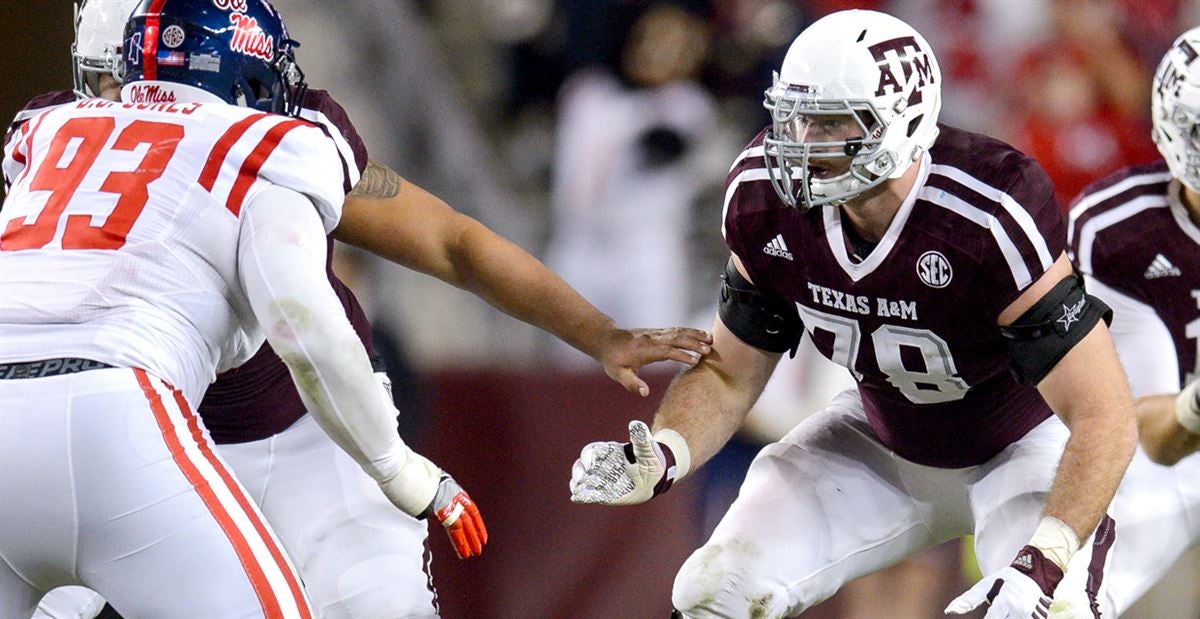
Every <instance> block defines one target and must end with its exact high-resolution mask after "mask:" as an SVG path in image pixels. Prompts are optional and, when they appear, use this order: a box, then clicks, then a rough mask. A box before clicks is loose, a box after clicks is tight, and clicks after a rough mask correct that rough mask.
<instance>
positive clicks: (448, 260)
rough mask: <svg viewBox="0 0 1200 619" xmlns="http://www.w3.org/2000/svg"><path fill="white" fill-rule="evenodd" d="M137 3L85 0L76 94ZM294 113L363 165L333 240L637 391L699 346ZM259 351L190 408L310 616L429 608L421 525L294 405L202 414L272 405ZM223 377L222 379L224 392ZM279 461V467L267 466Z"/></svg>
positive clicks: (313, 111)
mask: <svg viewBox="0 0 1200 619" xmlns="http://www.w3.org/2000/svg"><path fill="white" fill-rule="evenodd" d="M136 4H138V1H137V0H87V2H84V3H83V5H82V7H81V9H80V11H79V15H78V19H77V23H76V42H75V45H74V50H73V52H74V54H73V55H74V56H75V60H76V72H75V75H76V80H75V82H76V88H75V90H76V94H77V95H78V96H79V97H87V96H91V95H93V94H99V95H101V96H105V97H108V98H113V97H114V95H113V93H115V92H117V91H118V90H119V87H120V83H119V82H118V81H117V79H116V77H115V74H116V73H117V72H114V68H115V65H114V59H120V57H121V54H120V37H121V33H122V32H123V30H124V23H125V20H126V16H127V15H128V13H129V12H130V11H131V10H132V8H133V6H135V5H136ZM314 94H319V98H318V97H314V96H313V95H314ZM74 98H75V97H74V96H72V95H71V93H49V94H47V95H45V96H42V97H39V98H37V99H35V100H34V101H33V102H31V104H30V106H29V108H28V109H27V110H25V111H22V112H21V113H20V114H18V116H17V120H16V122H15V123H14V127H19V126H21V125H23V124H24V123H25V122H27V121H28V120H29V118H31V117H32V116H33V115H35V114H36V113H37V111H39V110H41V109H44V108H45V107H48V106H53V105H61V104H62V103H63V102H67V101H72V100H74ZM314 105H320V106H322V107H321V108H320V109H318V108H314V107H313V106H314ZM304 108H305V109H303V110H302V111H301V116H302V118H305V119H309V120H313V121H314V122H321V123H322V124H324V125H326V128H327V129H329V130H330V133H331V134H332V135H334V136H335V138H344V140H343V141H344V142H345V143H342V142H339V146H340V147H341V148H340V150H342V151H343V152H342V155H343V157H342V159H343V161H344V162H345V163H346V164H347V168H348V169H350V170H354V169H356V168H357V169H363V168H365V169H363V178H362V180H360V181H359V182H358V183H357V184H356V185H355V186H354V191H353V192H352V193H350V194H349V195H348V196H347V198H346V204H345V210H344V214H343V217H342V220H341V222H340V224H339V226H338V228H337V229H336V230H335V231H334V232H333V235H332V236H333V237H334V238H337V239H339V240H342V241H345V242H349V243H352V244H354V245H358V246H360V247H362V248H364V249H367V250H370V251H372V252H374V253H376V254H379V255H381V256H383V257H386V258H388V259H390V260H393V261H395V262H397V263H399V264H402V265H404V266H408V267H411V268H415V269H417V270H420V271H422V272H425V273H427V274H430V275H434V276H436V277H438V278H440V279H442V280H444V281H446V282H448V283H451V284H454V285H457V286H460V287H465V288H467V289H469V290H472V291H473V292H475V293H476V294H478V295H479V296H481V297H482V298H484V299H486V300H487V301H489V302H490V303H492V304H494V305H495V306H497V307H498V308H499V309H502V310H504V311H505V312H507V313H509V314H511V315H513V316H514V317H517V318H519V319H522V320H524V321H526V322H529V323H530V324H534V325H535V326H539V327H541V328H543V329H545V330H547V331H550V332H551V333H553V334H555V335H557V336H558V337H560V338H561V339H563V340H564V341H567V342H569V343H570V344H572V345H574V346H575V347H577V348H579V349H581V350H583V351H585V352H587V353H588V354H589V355H591V356H593V357H594V358H596V359H597V361H599V362H600V363H601V364H602V366H603V367H604V369H605V371H606V372H607V373H608V374H609V376H611V377H612V378H613V379H614V380H617V381H618V382H620V383H621V384H622V385H624V386H625V387H626V388H627V389H629V390H630V391H633V392H641V393H644V392H645V391H644V390H645V389H646V385H645V383H644V382H643V381H641V380H640V379H639V378H638V377H637V375H636V371H637V370H638V368H640V367H641V366H642V365H644V364H646V363H651V362H654V361H659V360H663V359H673V360H676V361H681V362H684V363H692V362H694V353H701V352H704V351H705V350H706V346H707V343H706V342H707V341H708V337H707V334H705V333H703V332H701V331H698V330H694V329H655V330H648V329H633V330H627V329H621V328H618V327H617V326H616V325H614V324H613V323H612V321H611V320H609V319H608V318H607V317H606V316H604V315H603V314H602V313H600V312H599V311H597V310H596V309H595V308H594V307H593V306H592V305H591V304H590V303H588V302H587V301H586V300H584V299H582V297H580V296H579V295H578V294H577V293H575V291H573V290H572V289H571V288H570V287H569V286H567V285H566V284H565V283H564V282H563V281H562V280H561V279H560V278H558V277H557V276H555V275H554V274H553V273H551V272H549V271H548V270H547V269H546V268H545V267H544V266H543V265H542V264H541V263H539V262H538V261H537V260H536V259H534V258H533V257H532V256H530V255H529V254H527V253H525V252H524V251H522V250H520V249H519V248H517V247H516V246H515V245H513V244H512V243H510V242H508V241H507V240H505V239H503V238H501V237H499V236H497V235H495V234H494V233H492V232H491V231H490V230H488V229H487V228H485V227H483V226H482V225H480V224H479V223H478V222H476V221H474V220H473V219H471V218H469V217H466V216H463V215H461V214H459V213H457V212H455V211H453V210H452V209H450V208H449V207H448V206H447V205H445V204H444V203H443V202H441V201H440V200H438V199H437V198H436V197H434V196H431V195H430V194H428V193H426V192H424V191H423V190H421V189H420V188H419V187H417V186H416V185H414V184H412V183H410V182H407V181H404V180H403V179H401V178H400V177H399V176H398V175H397V174H396V173H395V172H393V171H391V170H389V169H388V168H387V167H385V166H383V165H381V164H378V163H376V162H374V161H371V162H369V163H368V162H367V159H366V155H365V146H363V145H362V144H361V140H360V139H359V137H358V135H357V132H355V131H354V129H353V127H352V126H351V125H349V121H348V119H347V118H346V117H345V114H344V112H343V111H342V110H341V109H340V107H338V106H337V105H336V103H333V102H332V100H331V99H330V98H329V97H328V95H326V94H325V93H314V92H313V91H311V90H310V92H309V97H307V98H306V103H305V104H304ZM339 132H340V133H339ZM360 151H361V152H360ZM331 281H332V282H333V283H334V284H335V287H338V286H340V288H335V289H337V290H338V291H339V296H341V297H342V298H343V302H346V298H347V297H349V298H350V299H351V300H352V297H353V295H352V294H350V293H349V291H348V290H346V289H345V287H344V285H341V283H340V282H339V281H337V280H336V278H332V279H331ZM347 311H348V312H349V311H351V308H350V306H348V307H347ZM358 314H360V315H361V312H358ZM352 315H353V314H352ZM358 318H359V319H358V320H356V321H355V326H356V328H360V335H361V327H362V326H363V325H364V324H365V322H364V321H362V320H361V316H359V317H358ZM366 328H367V329H369V326H368V327H366ZM368 342H369V339H368ZM264 351H265V352H260V354H259V355H256V357H255V358H254V359H253V360H252V363H253V364H254V366H255V367H254V368H253V369H252V370H242V369H239V371H238V372H236V373H233V372H231V373H227V374H223V375H222V376H220V377H218V381H217V383H216V384H215V385H214V386H213V388H212V389H210V392H209V394H208V395H207V396H206V398H205V401H204V402H203V403H202V404H201V405H200V406H199V411H198V412H199V414H200V417H201V419H202V420H203V421H204V422H205V423H206V424H208V425H209V426H210V429H213V438H214V441H215V442H216V443H217V450H218V452H219V453H220V454H221V455H222V456H223V457H224V458H226V460H227V461H228V463H229V465H230V467H231V468H232V469H233V471H234V473H235V475H236V476H237V477H238V478H239V480H240V481H242V482H243V484H245V485H247V487H248V489H249V490H250V494H251V497H252V498H253V499H254V500H255V501H256V502H258V503H259V507H260V508H261V509H262V510H263V512H264V514H265V515H266V517H267V519H268V521H269V522H271V523H272V524H273V526H274V527H275V529H276V532H277V534H278V536H279V538H280V540H281V542H282V543H283V546H284V547H285V549H287V550H288V552H289V553H290V554H291V555H292V556H294V557H304V560H303V561H301V562H300V564H299V565H298V566H297V567H298V569H299V570H300V571H301V576H302V578H303V580H304V582H305V585H306V588H307V590H308V594H309V597H310V601H311V602H312V604H313V606H314V611H315V612H317V614H319V615H321V616H327V617H370V616H389V617H391V616H396V617H401V616H403V617H418V616H429V615H433V614H434V613H435V612H436V610H435V599H434V596H433V592H432V590H431V584H430V580H429V578H428V575H427V574H425V572H424V570H425V568H426V567H427V566H426V564H425V559H424V557H423V551H422V548H423V540H424V529H425V527H424V523H422V522H420V521H415V520H413V519H412V518H409V517H407V516H405V515H403V514H401V513H397V512H395V510H393V509H391V507H390V505H388V504H387V503H386V499H384V497H383V496H382V495H381V494H380V493H377V492H376V493H374V495H372V493H371V490H370V489H369V488H363V487H362V486H363V485H362V484H361V483H360V480H359V477H356V474H355V471H354V469H356V468H357V466H356V465H353V462H352V461H350V460H349V458H347V457H345V456H342V455H340V452H338V450H337V449H335V448H333V449H331V447H332V444H331V443H330V441H329V439H327V438H325V437H324V436H323V434H322V433H321V432H320V431H319V430H317V429H316V428H315V426H314V424H313V423H312V422H311V420H310V419H308V418H307V416H304V417H301V418H299V420H297V421H295V422H294V423H293V422H292V421H291V420H292V419H296V417H295V415H299V414H302V413H303V409H302V408H301V409H300V410H299V411H298V412H290V411H291V409H292V406H289V405H283V404H279V403H277V402H274V401H272V402H271V405H272V406H273V407H274V408H276V409H279V410H278V411H277V412H276V413H275V415H276V417H279V416H280V415H293V416H292V417H288V418H283V421H284V422H285V423H286V424H289V425H284V426H279V427H286V428H287V429H286V431H282V432H279V433H277V434H273V435H271V436H266V437H264V438H259V437H257V436H238V435H237V434H236V433H234V432H225V431H218V430H220V428H216V427H215V426H214V424H217V423H218V421H219V420H218V419H216V418H215V416H213V417H210V416H209V415H210V413H212V411H213V410H215V409H216V407H210V406H209V404H210V400H211V399H213V398H214V397H215V396H214V395H213V394H214V392H216V391H222V392H234V393H239V392H241V391H244V390H245V389H246V388H250V389H253V390H254V391H255V392H260V393H262V395H261V396H257V397H254V398H245V397H243V398H240V399H239V400H237V401H234V402H229V403H226V404H223V405H222V406H221V407H220V409H221V410H222V415H226V412H225V411H228V416H237V417H246V416H252V415H255V414H256V412H257V411H258V410H260V409H263V408H265V407H266V406H267V404H263V403H262V402H259V401H260V400H261V401H269V400H272V398H273V396H274V394H276V393H278V392H280V390H281V389H283V388H285V386H281V385H278V384H276V383H278V382H279V381H278V379H276V378H271V379H269V380H260V379H253V378H249V377H248V376H247V373H248V372H257V371H258V370H259V369H260V368H261V367H263V364H262V363H259V361H260V360H261V358H263V357H264V355H269V356H271V357H273V355H271V354H270V351H269V350H268V349H266V347H264ZM276 362H277V359H276ZM247 365H250V364H247ZM235 374H236V375H235ZM268 374H269V375H271V376H274V373H268ZM226 384H228V388H227V389H224V388H222V386H223V385H226ZM286 388H287V390H288V391H291V392H292V393H294V390H293V389H291V388H290V387H286ZM293 397H294V396H293ZM281 399H283V400H287V399H288V398H287V397H286V395H285V396H284V397H282V398H281ZM284 409H287V410H284ZM213 414H214V415H215V413H213ZM284 460H286V461H287V462H288V463H289V465H288V466H278V465H277V464H278V463H279V462H282V461H284ZM330 462H332V463H333V464H330ZM273 463H275V464H276V465H275V466H272V464H273ZM351 465H353V466H351ZM357 475H358V476H361V475H362V473H361V472H359V473H357ZM268 485H269V487H270V488H271V489H272V490H271V492H270V495H269V497H268V496H267V495H266V493H265V489H266V488H267V486H268ZM260 489H261V491H260ZM389 510H390V511H389ZM318 512H320V513H329V514H331V515H336V514H343V515H345V516H348V517H337V518H335V517H322V518H316V519H315V520H316V522H314V518H311V517H308V516H309V515H311V514H314V513H318ZM406 519H407V522H406V521H405V520H406ZM356 540H361V541H356ZM368 564H369V565H370V566H371V569H357V570H355V573H356V574H357V576H356V578H355V579H354V581H353V585H354V586H353V587H349V588H348V587H344V586H343V579H342V575H343V574H344V573H346V572H348V571H350V569H351V568H352V567H353V566H355V565H361V566H366V565H368ZM102 605H103V600H101V599H99V598H98V596H96V595H95V594H94V593H92V592H89V591H87V590H85V589H80V588H75V587H72V588H62V589H59V590H56V591H53V592H51V593H50V594H48V595H47V596H46V597H45V599H44V600H43V601H42V603H41V605H40V606H39V613H40V614H39V617H54V618H59V617H62V618H65V617H90V616H94V614H95V613H96V612H98V609H99V607H100V606H102ZM89 609H90V610H89Z"/></svg>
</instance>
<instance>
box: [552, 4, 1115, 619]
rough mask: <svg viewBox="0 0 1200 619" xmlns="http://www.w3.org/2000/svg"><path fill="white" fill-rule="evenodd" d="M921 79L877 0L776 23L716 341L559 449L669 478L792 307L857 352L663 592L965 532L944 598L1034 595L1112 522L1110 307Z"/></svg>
mask: <svg viewBox="0 0 1200 619" xmlns="http://www.w3.org/2000/svg"><path fill="white" fill-rule="evenodd" d="M940 87H941V74H940V71H939V69H938V65H937V60H936V58H935V55H934V54H933V52H932V51H931V50H930V47H929V44H928V43H927V42H926V41H925V39H924V38H923V37H922V36H921V34H920V33H918V32H917V31H916V30H914V29H913V28H912V27H911V26H909V25H908V24H905V23H904V22H902V21H900V20H898V19H896V18H894V17H892V16H889V15H885V14H882V13H877V12H872V11H841V12H838V13H833V14H831V15H828V16H826V17H824V18H822V19H820V20H818V21H816V22H814V23H813V24H812V25H811V26H809V27H808V28H807V29H805V30H804V32H802V33H801V34H800V35H799V36H798V37H797V38H796V40H795V41H794V42H793V43H792V46H791V48H790V49H789V50H788V53H787V55H786V57H785V59H784V61H783V66H782V69H781V70H780V72H779V74H778V76H777V79H776V81H775V84H774V85H773V86H772V87H771V88H770V89H769V90H768V91H767V93H766V101H765V105H766V106H767V108H768V109H770V111H771V116H772V121H773V122H772V124H771V125H769V126H768V127H766V128H765V129H764V130H763V131H762V132H760V133H759V135H758V136H757V137H755V139H754V140H753V141H751V143H750V144H749V145H748V146H747V148H746V150H745V151H743V153H742V154H741V155H740V156H739V157H738V158H737V159H736V160H735V162H734V164H733V166H732V167H731V169H730V172H729V176H728V178H727V181H726V192H725V211H724V213H723V216H724V226H723V228H722V232H723V233H724V237H725V241H726V243H727V244H728V245H729V248H730V250H731V252H732V254H733V255H732V257H731V260H730V262H729V265H728V266H727V267H726V280H725V285H724V287H723V288H722V290H721V296H720V304H719V306H720V309H719V312H718V317H717V320H716V321H715V322H714V326H713V352H712V353H711V354H709V355H707V356H706V357H705V358H704V359H703V360H701V362H700V363H699V364H698V365H697V366H696V367H694V368H692V369H690V370H688V371H686V372H684V373H683V374H682V375H681V376H680V377H679V378H678V379H676V381H675V382H674V384H672V385H671V387H670V389H669V390H668V391H667V393H666V395H665V396H664V397H663V402H662V404H661V405H660V407H659V410H658V412H657V414H656V415H655V420H654V425H653V432H652V431H651V428H650V427H649V426H647V424H645V423H644V422H642V421H633V422H631V423H630V435H629V442H627V443H623V444H622V443H618V442H598V443H592V444H590V445H587V446H586V447H584V449H583V450H582V452H581V454H580V457H579V460H578V461H576V463H575V465H574V467H573V470H572V474H571V481H570V489H571V495H572V500H574V501H577V502H581V503H601V504H612V505H626V504H633V503H641V502H643V501H647V500H649V499H651V498H652V497H654V496H655V495H657V494H660V493H662V492H664V491H666V490H668V489H669V488H670V487H671V485H672V484H673V483H674V482H676V481H678V480H679V479H680V478H682V477H684V476H685V475H687V473H688V472H689V471H691V470H694V469H695V468H696V466H698V465H700V464H701V463H702V462H704V461H706V460H707V459H708V458H710V457H711V456H712V455H713V454H714V453H715V452H716V451H717V450H718V449H719V448H720V446H721V445H722V444H724V443H725V441H726V440H728V438H729V436H730V435H731V434H732V432H733V431H734V429H736V428H737V426H738V425H739V423H741V421H742V419H743V418H744V416H745V414H746V411H747V410H748V409H749V408H750V407H751V405H752V404H753V403H754V401H755V399H756V398H757V397H758V395H759V393H760V392H761V390H762V388H763V384H764V383H765V382H766V380H767V378H768V377H769V376H770V375H771V373H772V371H773V370H774V368H775V366H776V363H777V362H778V360H779V358H780V355H781V354H782V353H783V352H787V351H788V350H791V349H794V347H795V346H796V344H797V343H798V342H799V339H800V336H801V334H802V332H803V331H807V332H808V333H809V335H810V336H811V337H812V340H813V342H814V343H815V344H816V346H817V348H818V349H819V350H820V351H821V352H822V354H824V355H825V356H827V357H829V358H830V359H831V360H833V361H835V362H837V363H839V364H841V365H843V366H845V367H846V368H847V369H848V370H849V371H850V372H851V374H852V375H853V376H854V377H855V379H856V382H857V389H856V390H852V391H846V392H843V393H841V394H839V395H837V396H836V397H834V398H833V400H831V401H830V403H829V406H828V407H827V408H826V409H825V410H824V411H822V412H819V413H817V414H815V415H813V416H811V417H809V418H808V419H806V420H805V421H803V422H802V423H800V424H799V425H798V426H796V428H795V429H794V430H792V432H791V433H789V434H788V435H787V436H785V437H784V438H783V439H781V440H780V441H778V442H776V443H773V444H771V445H768V446H767V447H765V448H764V449H763V450H762V451H761V452H760V453H759V455H758V456H757V457H756V458H755V460H754V462H753V464H751V466H750V470H749V472H748V473H747V474H746V479H745V482H744V483H743V484H742V487H741V491H740V493H739V495H738V498H737V500H736V501H735V502H734V503H733V505H732V506H731V507H730V509H729V511H728V512H726V514H725V517H724V518H723V519H722V520H721V523H720V524H719V525H717V528H716V530H715V531H714V532H713V534H712V536H711V537H710V539H709V540H708V541H707V542H706V543H705V544H704V546H703V547H701V548H700V549H698V550H696V551H695V552H694V553H693V554H692V555H691V557H689V558H688V560H687V561H686V562H685V563H684V564H683V566H682V567H681V568H680V570H679V573H678V575H677V576H676V579H675V585H674V589H673V591H672V596H671V597H672V602H673V604H674V606H675V608H676V609H677V612H678V613H679V614H680V615H681V616H683V617H687V618H691V619H701V618H703V619H710V618H716V617H722V618H748V617H763V618H777V617H785V616H794V615H796V614H799V613H801V612H803V611H804V610H806V609H808V608H810V607H812V606H813V605H815V604H817V603H819V602H821V601H822V600H824V599H826V598H828V597H829V596H831V595H833V594H834V592H836V591H837V590H838V588H839V587H840V586H841V585H843V584H844V583H846V582H848V581H849V580H852V579H854V578H857V577H859V576H862V575H864V574H868V573H872V572H875V571H878V570H880V569H883V568H884V567H887V566H889V565H892V564H894V563H896V562H897V561H899V560H901V559H903V558H904V557H907V556H910V555H912V554H914V553H916V552H918V551H920V550H922V549H924V548H928V547H930V546H933V545H935V544H937V543H940V542H942V541H945V540H947V539H953V538H955V537H960V536H963V535H967V534H971V533H974V535H975V550H976V555H977V557H978V559H979V564H980V567H981V568H982V570H983V572H984V574H985V576H984V577H983V578H982V579H981V580H980V581H979V582H978V583H976V584H975V585H974V586H973V587H971V588H970V589H969V590H968V591H967V592H966V593H964V594H963V595H961V596H959V597H958V598H956V599H955V600H953V601H952V602H951V603H950V605H949V607H948V608H947V609H946V612H948V613H950V614H966V613H970V612H972V611H974V610H975V609H977V608H980V607H986V608H987V617H988V619H1004V618H1020V619H1027V618H1029V617H1037V618H1042V617H1045V616H1046V613H1047V611H1048V609H1049V606H1050V601H1051V599H1050V598H1051V596H1052V595H1053V594H1054V592H1055V590H1056V588H1058V585H1059V583H1060V582H1061V579H1062V577H1063V570H1064V569H1065V568H1066V566H1067V564H1068V562H1069V560H1070V558H1071V556H1072V555H1073V554H1075V552H1076V550H1077V549H1078V548H1079V546H1080V543H1081V542H1082V541H1084V540H1087V539H1088V538H1089V536H1091V535H1092V533H1093V531H1099V532H1098V533H1097V534H1096V537H1097V538H1099V539H1110V538H1111V530H1112V526H1113V525H1112V520H1111V519H1108V518H1106V517H1105V510H1106V508H1107V507H1108V505H1109V501H1110V500H1111V498H1112V495H1113V492H1114V491H1115V490H1116V488H1117V485H1118V482H1119V481H1120V479H1121V475H1122V474H1123V473H1124V471H1125V467H1126V465H1127V464H1128V461H1129V458H1130V456H1131V455H1132V453H1133V450H1134V448H1135V445H1136V442H1137V436H1136V426H1135V423H1134V418H1133V404H1132V400H1131V398H1130V396H1129V391H1128V388H1127V386H1126V385H1125V380H1124V377H1123V375H1122V373H1121V369H1120V365H1119V363H1118V361H1117V357H1116V353H1115V351H1114V350H1113V347H1112V343H1111V340H1110V338H1109V335H1108V332H1107V328H1106V326H1105V324H1104V319H1105V317H1106V314H1107V313H1108V312H1107V308H1106V307H1105V306H1104V304H1103V303H1101V302H1099V301H1098V300H1097V299H1095V298H1094V297H1092V296H1090V295H1088V294H1087V293H1086V292H1085V290H1084V289H1083V287H1082V285H1081V283H1080V280H1079V278H1078V276H1077V275H1076V274H1075V273H1074V272H1073V270H1072V268H1071V266H1070V262H1069V260H1068V259H1067V257H1066V254H1065V251H1064V250H1065V244H1066V234H1065V224H1064V221H1063V217H1062V210H1061V208H1060V207H1059V205H1058V204H1057V202H1056V201H1055V199H1054V190H1053V186H1052V184H1051V183H1050V181H1049V178H1048V177H1047V176H1046V174H1045V172H1044V171H1043V170H1042V169H1041V167H1040V166H1039V165H1038V164H1037V162H1035V161H1033V160H1032V159H1030V158H1029V157H1027V156H1025V155H1023V154H1021V153H1020V152H1018V151H1016V150H1015V149H1014V148H1012V147H1011V146H1009V145H1007V144H1004V143H1002V142H1000V141H999V140H995V139H993V138H989V137H987V136H983V135H979V134H974V133H970V132H967V131H963V130H960V129H956V128H954V127H949V126H945V125H939V124H938V122H937V121H938V112H939V109H940V103H941V92H940ZM1118 526H1119V523H1118ZM1097 556H1099V557H1100V558H1101V559H1102V558H1103V557H1104V554H1103V553H1101V554H1099V555H1097Z"/></svg>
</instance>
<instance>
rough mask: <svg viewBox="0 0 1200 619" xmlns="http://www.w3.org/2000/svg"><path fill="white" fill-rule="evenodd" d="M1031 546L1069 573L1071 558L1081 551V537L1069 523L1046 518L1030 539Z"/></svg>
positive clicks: (1049, 517)
mask: <svg viewBox="0 0 1200 619" xmlns="http://www.w3.org/2000/svg"><path fill="white" fill-rule="evenodd" d="M1029 545H1030V546H1033V547H1034V548H1037V549H1038V550H1040V551H1042V554H1043V555H1045V556H1046V558H1047V559H1050V560H1051V561H1053V562H1054V564H1055V565H1057V566H1058V567H1059V568H1061V569H1062V571H1064V572H1065V571H1067V564H1068V563H1070V562H1071V556H1072V555H1074V554H1075V551H1076V550H1079V536H1078V535H1076V534H1075V530H1074V529H1072V528H1071V527H1070V526H1067V523H1065V522H1063V521H1061V520H1059V519H1058V518H1055V517H1053V516H1045V517H1043V518H1042V521H1041V522H1039V523H1038V527H1037V530H1036V531H1034V532H1033V537H1032V538H1030V539H1029Z"/></svg>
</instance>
